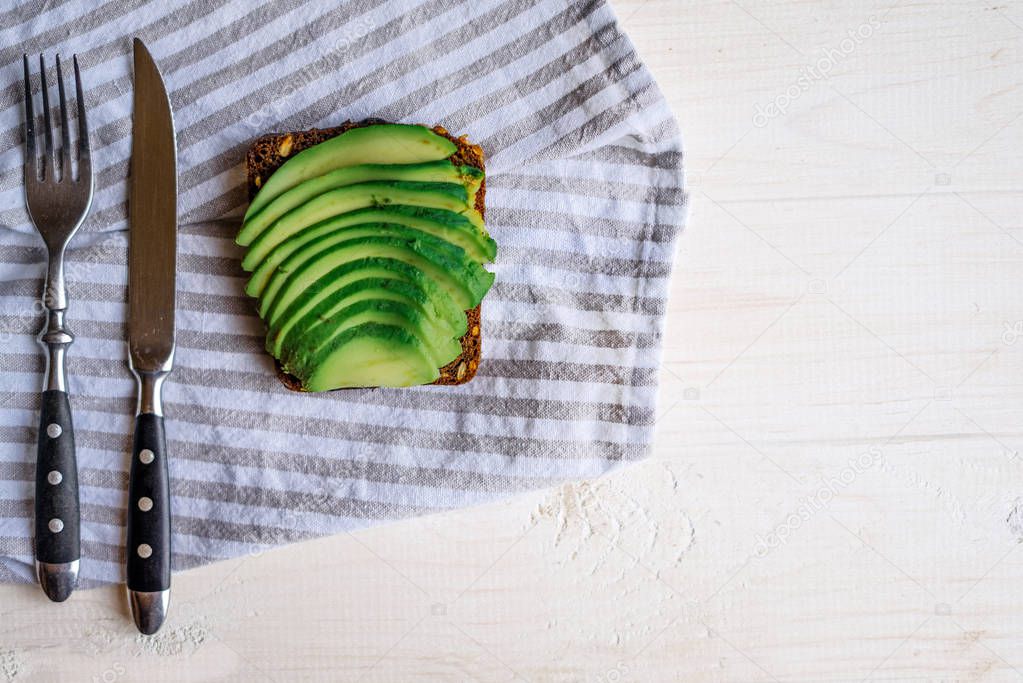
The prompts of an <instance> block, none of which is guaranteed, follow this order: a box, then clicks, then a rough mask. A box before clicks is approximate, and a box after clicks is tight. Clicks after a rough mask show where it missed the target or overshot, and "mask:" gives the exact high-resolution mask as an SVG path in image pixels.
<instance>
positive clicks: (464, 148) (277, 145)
mask: <svg viewBox="0 0 1023 683" xmlns="http://www.w3.org/2000/svg"><path fill="white" fill-rule="evenodd" d="M384 123H388V121H384V120H382V119H366V120H364V121H346V122H345V123H342V124H341V125H340V126H336V127H334V128H322V129H319V128H313V129H311V130H303V131H296V132H291V133H270V134H267V135H263V136H261V137H259V138H257V139H256V140H255V141H253V143H252V145H251V146H250V147H249V151H248V154H247V155H246V157H245V168H246V184H247V187H248V194H249V200H250V201H251V200H252V198H253V197H255V196H256V193H257V192H259V188H260V187H261V186H262V184H263V183H264V182H265V181H266V179H267V178H269V177H270V176H271V175H272V174H273V172H274V171H276V170H277V169H278V168H280V167H281V166H282V165H283V164H284V162H285V161H287V160H288V159H290V158H291V157H292V156H293V155H295V154H297V153H298V152H301V151H302V150H304V149H306V148H308V147H312V146H313V145H317V144H319V143H321V142H323V141H324V140H327V139H329V138H332V137H335V136H337V135H340V134H341V133H344V132H345V131H348V130H351V129H352V128H360V127H363V126H375V125H380V124H384ZM431 130H433V131H434V132H435V133H437V134H438V135H442V136H443V137H445V138H447V139H448V140H451V142H453V143H455V145H456V146H457V147H458V150H457V151H456V152H455V153H454V155H452V156H451V162H452V163H453V164H456V165H464V166H474V167H476V168H478V169H480V170H481V171H484V172H485V171H486V169H485V168H484V163H483V149H482V148H480V147H479V146H478V145H474V144H472V143H470V142H469V141H468V140H467V139H466V138H465V136H464V135H463V136H462V137H458V138H456V137H454V136H453V135H451V134H450V133H448V131H447V130H445V129H444V128H442V127H441V126H434V127H433V128H431ZM486 184H487V181H486V176H485V175H484V178H483V183H482V184H481V185H480V189H479V192H477V193H476V209H477V210H478V211H479V212H480V215H484V213H485V201H484V197H485V194H486ZM480 308H481V307H480V306H477V307H476V308H474V309H472V310H469V311H466V317H467V318H468V321H469V325H468V328H467V330H466V333H465V335H464V336H463V337H462V339H461V342H462V353H461V355H459V356H458V358H456V359H454V360H453V361H451V362H450V363H448V364H447V365H445V366H444V367H443V368H441V369H440V377H438V378H437V379H436V380H435V381H434V382H433V384H444V385H456V384H465V383H466V382H468V381H469V380H471V379H472V378H473V377H475V375H476V371H477V370H478V369H479V364H480V358H481V356H482V347H483V344H482V332H481V330H480V326H481V325H480ZM277 377H278V378H279V379H280V380H281V382H282V383H283V384H284V386H286V387H287V388H288V389H290V390H292V391H304V389H303V388H302V383H301V381H300V380H299V379H298V378H297V377H295V376H294V375H289V374H288V373H286V372H284V370H283V369H282V368H281V365H280V363H279V362H278V363H277Z"/></svg>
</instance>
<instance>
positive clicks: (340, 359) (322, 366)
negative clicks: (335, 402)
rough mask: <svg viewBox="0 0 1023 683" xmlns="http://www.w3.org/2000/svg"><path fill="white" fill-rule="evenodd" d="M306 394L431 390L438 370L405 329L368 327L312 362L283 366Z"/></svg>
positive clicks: (345, 335) (298, 360)
mask: <svg viewBox="0 0 1023 683" xmlns="http://www.w3.org/2000/svg"><path fill="white" fill-rule="evenodd" d="M282 365H283V367H284V370H285V372H289V373H291V374H293V375H295V376H296V377H298V378H299V379H300V380H301V381H302V386H303V388H305V389H306V390H307V391H329V390H331V389H344V388H349V387H410V386H414V385H417V384H429V383H430V382H432V381H434V380H435V379H437V378H438V377H440V370H439V369H438V367H437V366H436V365H434V364H433V360H432V359H431V358H430V355H429V353H428V351H427V349H426V347H425V345H424V344H423V342H422V341H421V340H420V339H419V338H418V337H416V336H415V335H414V334H412V333H411V332H409V331H408V330H406V329H405V328H403V327H399V326H395V325H383V324H380V323H366V324H363V325H357V326H356V327H352V328H349V329H347V330H345V331H344V332H343V333H342V334H339V335H338V336H337V337H335V338H334V339H332V340H331V341H330V343H329V345H328V347H327V348H325V349H322V350H321V353H320V354H318V355H317V356H315V357H313V358H308V357H307V358H295V359H294V360H293V361H290V362H283V363H282Z"/></svg>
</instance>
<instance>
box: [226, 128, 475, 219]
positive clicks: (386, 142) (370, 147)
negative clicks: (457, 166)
mask: <svg viewBox="0 0 1023 683" xmlns="http://www.w3.org/2000/svg"><path fill="white" fill-rule="evenodd" d="M457 149H458V148H457V147H456V146H455V143H453V142H451V141H450V140H448V139H447V138H445V137H442V136H440V135H437V134H436V133H434V132H433V131H432V130H430V129H428V128H426V127H424V126H406V125H401V124H384V125H379V126H366V127H364V128H353V129H351V130H349V131H347V132H345V133H342V134H341V135H338V136H337V137H333V138H330V139H329V140H326V141H324V142H321V143H320V144H318V145H315V146H313V147H310V148H309V149H306V150H303V151H301V152H299V153H298V154H296V155H295V156H294V157H292V158H291V159H289V160H288V161H286V162H285V163H284V164H283V165H281V167H280V168H278V169H277V170H276V171H275V172H274V174H273V175H271V176H270V177H269V178H268V179H267V180H266V182H265V183H264V184H263V187H262V188H260V191H259V194H257V195H256V197H255V198H254V199H253V200H252V203H251V204H250V205H249V210H248V211H247V212H246V213H245V220H248V219H249V218H251V217H252V216H254V215H256V213H257V212H258V211H259V210H261V209H262V208H263V207H264V206H266V205H267V204H269V203H270V202H271V201H272V200H273V199H274V198H275V197H277V196H278V195H281V194H284V193H285V192H287V191H288V190H290V189H291V188H293V187H295V186H296V185H298V184H299V183H302V182H304V181H307V180H311V179H313V178H318V177H319V176H322V175H323V174H325V173H329V172H330V171H333V170H334V169H338V168H344V167H345V166H357V165H360V164H417V163H422V162H424V161H439V160H441V159H447V158H448V157H450V156H451V155H452V154H454V153H455V152H456V151H457Z"/></svg>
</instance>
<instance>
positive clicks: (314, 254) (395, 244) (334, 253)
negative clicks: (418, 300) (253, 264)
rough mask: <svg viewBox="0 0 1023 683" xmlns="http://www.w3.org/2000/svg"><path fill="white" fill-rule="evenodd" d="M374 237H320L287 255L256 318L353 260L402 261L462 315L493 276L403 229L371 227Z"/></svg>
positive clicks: (271, 318)
mask: <svg viewBox="0 0 1023 683" xmlns="http://www.w3.org/2000/svg"><path fill="white" fill-rule="evenodd" d="M371 230H373V231H375V232H377V233H378V234H375V235H362V236H358V237H351V236H350V235H351V233H353V232H357V231H354V230H352V231H343V232H342V233H339V234H338V235H331V236H328V237H324V238H321V239H319V240H317V241H315V242H313V243H311V244H309V245H306V246H305V247H303V248H302V249H299V250H298V251H296V252H295V253H294V254H292V255H291V256H290V257H288V258H287V259H286V260H285V261H284V262H283V263H282V264H281V265H280V267H279V268H278V269H277V272H276V273H274V275H273V276H272V277H271V278H270V281H269V282H268V283H267V286H266V289H264V290H263V294H262V295H261V296H260V300H259V314H260V315H261V316H262V317H263V319H264V320H265V321H267V323H269V324H271V325H273V324H275V323H276V322H278V320H279V318H278V316H279V315H280V313H281V312H282V311H283V310H284V309H285V308H287V306H288V305H289V304H290V303H291V302H292V301H293V300H294V299H295V297H297V296H299V295H300V294H301V293H302V292H303V291H305V290H306V289H307V288H308V287H309V286H310V285H311V284H312V283H313V282H315V281H316V280H318V279H319V278H321V277H324V276H326V275H327V274H328V273H329V272H330V271H331V270H333V269H334V268H337V267H338V266H341V265H343V264H345V263H347V262H349V261H352V260H355V259H364V258H373V257H377V258H379V257H384V258H392V259H396V260H399V261H403V262H404V263H407V264H409V265H411V266H414V267H415V268H418V269H419V270H421V271H423V272H424V273H425V274H426V275H428V276H429V277H430V278H431V279H433V280H435V281H436V282H437V284H438V285H439V286H440V289H441V290H442V291H444V292H445V293H446V294H447V295H448V296H450V297H451V299H452V300H453V301H454V303H455V305H456V306H458V308H459V309H461V310H462V311H467V310H469V309H471V308H474V307H475V306H476V305H477V304H479V302H480V301H482V299H483V295H484V294H486V292H487V290H488V289H489V288H490V285H491V284H492V283H493V281H494V276H493V274H492V273H489V272H488V271H486V270H484V269H483V266H481V265H480V264H478V263H476V262H475V261H473V260H471V259H470V258H468V257H467V256H465V253H464V252H461V253H459V251H460V250H458V249H457V247H452V246H450V245H447V246H446V248H442V247H441V245H440V244H435V243H432V242H431V241H430V240H429V239H427V236H426V235H422V236H419V237H416V236H414V235H413V234H412V233H413V231H411V230H409V229H407V228H388V227H385V226H376V227H375V228H371Z"/></svg>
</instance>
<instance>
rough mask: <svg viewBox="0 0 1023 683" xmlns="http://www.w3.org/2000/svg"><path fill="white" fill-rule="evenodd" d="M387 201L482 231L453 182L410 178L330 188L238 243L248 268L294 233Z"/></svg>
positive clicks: (476, 214) (464, 192) (461, 189)
mask: <svg viewBox="0 0 1023 683" xmlns="http://www.w3.org/2000/svg"><path fill="white" fill-rule="evenodd" d="M390 204H406V205H412V206H421V207H427V208H432V209H445V210H447V211H453V212H454V213H457V214H461V215H464V216H465V217H466V218H467V219H468V220H469V221H471V222H472V223H473V224H474V225H477V226H478V227H479V229H480V230H481V231H482V230H483V218H482V216H480V214H479V212H478V211H476V209H475V208H473V207H472V206H471V205H470V204H469V192H468V191H467V190H466V189H465V186H464V185H459V184H457V183H418V182H411V181H383V180H382V181H375V182H369V183H359V184H357V185H346V186H344V187H339V188H337V189H336V190H330V191H329V192H324V193H323V194H321V195H319V196H318V197H315V198H314V199H311V200H309V201H308V202H306V203H305V204H303V205H302V206H300V207H298V208H297V209H294V210H293V211H289V212H288V213H286V214H284V215H283V216H281V217H280V218H278V219H277V220H276V221H274V222H273V223H272V224H271V225H270V226H268V227H267V228H266V229H265V230H263V232H261V233H260V234H259V235H258V239H257V236H255V235H247V236H245V239H250V240H251V242H246V241H244V240H243V235H242V233H244V232H245V230H244V229H243V230H242V233H239V235H238V239H237V240H236V241H237V242H238V244H241V245H248V247H249V252H248V254H247V255H246V257H245V261H247V262H248V264H249V267H254V264H257V263H259V262H261V261H263V260H264V259H265V258H266V257H267V255H268V254H269V253H270V252H271V251H273V249H274V248H275V247H276V246H277V245H278V244H280V243H281V242H283V241H284V240H286V239H287V238H288V237H291V236H292V235H294V234H295V233H297V232H300V231H301V230H303V229H305V228H308V227H309V226H311V225H314V224H316V223H319V222H320V221H323V220H326V219H328V218H332V217H334V216H337V215H340V214H344V213H348V212H349V211H355V210H357V209H365V208H370V207H381V206H387V205H390Z"/></svg>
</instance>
